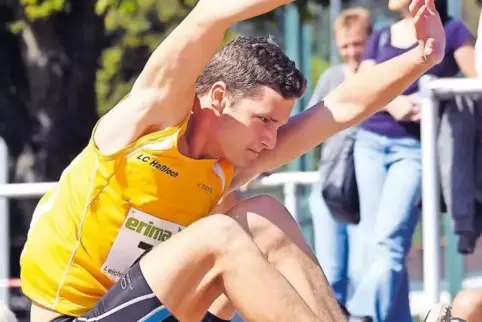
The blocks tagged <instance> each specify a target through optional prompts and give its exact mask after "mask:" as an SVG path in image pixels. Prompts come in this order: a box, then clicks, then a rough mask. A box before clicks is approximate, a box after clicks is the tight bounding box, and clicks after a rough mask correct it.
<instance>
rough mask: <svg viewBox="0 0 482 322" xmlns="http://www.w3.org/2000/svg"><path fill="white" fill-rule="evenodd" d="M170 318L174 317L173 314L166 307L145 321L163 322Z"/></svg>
mask: <svg viewBox="0 0 482 322" xmlns="http://www.w3.org/2000/svg"><path fill="white" fill-rule="evenodd" d="M170 316H172V314H171V312H169V311H168V310H167V309H166V308H165V307H163V308H162V309H160V310H159V311H157V312H156V313H155V314H154V315H152V316H150V317H149V318H148V319H147V320H145V322H162V321H164V320H165V319H167V318H168V317H170Z"/></svg>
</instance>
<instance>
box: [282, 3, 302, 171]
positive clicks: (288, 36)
mask: <svg viewBox="0 0 482 322" xmlns="http://www.w3.org/2000/svg"><path fill="white" fill-rule="evenodd" d="M284 10H285V12H284V14H285V16H284V36H285V37H284V41H285V50H286V53H287V54H288V56H289V57H290V58H291V59H292V60H293V61H294V62H295V64H296V66H297V67H298V68H301V50H300V43H301V41H300V37H301V32H300V28H301V27H300V12H299V10H298V6H296V5H295V4H289V5H286V6H284ZM300 106H301V105H300V101H299V100H297V101H296V104H295V107H294V108H293V111H292V112H291V115H295V114H298V113H299V112H300ZM288 168H289V169H290V170H291V171H300V170H301V158H298V159H296V160H293V161H292V162H291V163H290V164H289V165H288Z"/></svg>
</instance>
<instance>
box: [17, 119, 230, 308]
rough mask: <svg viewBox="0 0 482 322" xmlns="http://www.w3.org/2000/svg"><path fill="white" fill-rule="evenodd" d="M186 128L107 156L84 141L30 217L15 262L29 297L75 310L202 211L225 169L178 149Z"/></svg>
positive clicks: (217, 192) (220, 188)
mask: <svg viewBox="0 0 482 322" xmlns="http://www.w3.org/2000/svg"><path fill="white" fill-rule="evenodd" d="M186 126H187V121H186V122H184V123H183V124H182V125H180V126H178V127H173V128H169V129H165V130H163V131H159V132H155V133H151V134H149V135H147V136H144V137H142V138H141V139H139V140H138V141H136V142H135V143H133V144H131V145H129V146H128V147H126V148H124V149H123V150H121V151H119V152H118V153H115V154H114V155H110V156H103V155H101V154H100V152H99V151H98V149H97V148H96V146H95V144H94V142H93V140H92V139H91V140H90V142H89V144H88V146H87V147H86V148H85V149H84V150H83V151H82V152H81V153H80V154H79V155H78V156H77V158H76V159H75V160H74V161H72V163H71V164H70V165H69V167H67V168H66V169H65V171H64V172H63V174H62V176H61V178H60V180H59V182H58V184H57V186H56V187H55V189H53V190H52V191H50V192H48V193H47V194H46V195H45V196H44V197H43V198H42V199H41V201H40V203H39V204H38V206H37V208H36V210H35V213H34V215H33V218H32V223H31V226H30V231H29V234H28V238H27V243H26V244H25V247H24V250H23V253H22V256H21V261H20V264H21V281H22V290H23V292H24V293H25V294H26V295H27V296H28V297H29V298H30V299H32V300H33V301H35V302H37V303H39V304H41V305H43V306H45V307H47V308H50V309H52V310H55V311H57V312H60V313H62V314H67V315H72V316H79V315H82V314H84V313H85V312H87V311H89V310H90V309H91V308H92V307H93V306H94V305H95V304H96V302H97V301H98V300H99V299H100V298H101V297H102V296H103V295H104V294H105V293H106V292H107V290H108V289H109V288H110V287H111V286H112V285H113V284H114V283H115V282H116V281H117V280H119V278H120V277H121V276H122V275H123V274H124V273H125V272H126V271H127V270H128V269H129V267H130V266H131V265H132V264H133V263H134V262H135V261H136V260H137V259H138V258H139V256H141V255H142V254H143V253H144V252H145V250H146V249H149V248H150V247H152V246H155V245H157V244H159V243H160V242H162V241H165V240H167V239H168V238H169V237H171V236H172V235H173V234H175V233H177V232H179V231H181V230H182V229H183V228H184V227H186V226H188V225H189V224H191V223H193V222H194V221H196V220H198V219H200V218H203V217H205V216H207V215H209V213H210V211H211V209H212V208H213V207H214V206H215V205H216V203H217V202H218V200H219V199H220V198H221V196H222V195H223V193H224V192H225V191H226V188H227V186H228V185H229V183H230V181H231V179H232V176H233V167H232V166H231V165H230V164H228V163H227V162H218V161H216V160H193V159H190V158H187V157H185V156H183V155H182V154H181V153H179V150H178V148H177V142H178V137H179V136H180V135H182V134H183V133H184V131H185V130H186ZM160 265H162V263H160Z"/></svg>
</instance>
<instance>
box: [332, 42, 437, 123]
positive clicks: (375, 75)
mask: <svg viewBox="0 0 482 322" xmlns="http://www.w3.org/2000/svg"><path fill="white" fill-rule="evenodd" d="M431 67H432V66H431V65H429V64H427V63H426V62H425V61H424V59H423V57H422V56H421V54H420V49H418V48H416V49H413V50H411V51H409V52H407V53H405V54H403V55H400V56H398V57H395V58H393V59H391V60H389V61H386V62H384V63H381V64H379V65H375V66H373V67H372V68H369V69H366V70H362V71H360V72H359V73H357V74H355V75H354V76H352V77H350V78H349V79H348V80H347V81H345V82H344V83H343V84H341V85H340V86H339V87H338V88H336V89H335V90H334V91H333V92H332V93H330V94H329V95H328V96H327V97H326V98H325V99H324V101H323V102H324V105H325V106H326V108H328V109H329V110H330V112H331V113H332V115H333V119H334V121H335V122H336V123H337V124H339V126H340V127H341V128H344V127H349V126H351V125H353V124H356V123H358V122H360V121H362V120H363V119H365V118H367V117H368V116H370V115H371V114H373V113H375V112H377V111H378V110H380V109H382V108H384V107H385V106H387V105H388V104H389V103H390V102H391V101H392V100H393V99H395V98H396V97H397V96H399V95H400V94H401V93H402V92H403V91H404V90H405V89H406V88H407V87H408V86H410V85H411V84H412V83H414V82H416V81H417V80H418V79H419V78H420V76H422V75H423V74H424V73H425V72H426V71H428V70H429V69H430V68H431Z"/></svg>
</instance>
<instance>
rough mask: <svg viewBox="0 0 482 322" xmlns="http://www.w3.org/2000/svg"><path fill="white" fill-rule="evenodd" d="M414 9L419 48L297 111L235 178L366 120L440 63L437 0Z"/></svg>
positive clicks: (416, 1) (424, 0) (421, 1)
mask: <svg viewBox="0 0 482 322" xmlns="http://www.w3.org/2000/svg"><path fill="white" fill-rule="evenodd" d="M410 9H411V12H412V14H414V16H415V17H414V23H415V29H416V34H417V39H418V40H419V44H420V45H419V46H418V47H417V48H415V49H413V50H411V51H409V52H407V53H405V54H403V55H401V56H398V57H396V58H394V59H391V60H389V61H387V62H385V63H382V64H379V65H376V66H374V67H373V68H370V69H368V70H365V71H360V72H359V73H357V74H356V75H354V76H352V77H350V78H349V79H348V80H347V81H345V82H344V83H343V84H341V85H340V86H339V87H338V88H336V89H335V90H334V91H333V92H332V93H330V94H329V95H328V96H327V97H326V98H325V99H324V100H323V101H322V102H320V103H318V104H316V105H315V106H313V107H311V108H310V109H308V110H307V111H305V112H303V113H300V114H298V115H296V116H294V117H292V118H291V119H290V120H289V122H288V123H287V124H286V125H285V126H283V127H281V128H280V129H279V131H278V142H277V144H276V146H275V148H274V149H272V150H265V151H263V152H262V153H261V154H260V156H259V157H258V159H257V160H256V161H255V163H254V164H253V165H251V166H249V167H248V168H246V169H241V170H240V171H239V172H238V173H239V174H238V175H237V178H236V180H235V182H234V184H236V185H239V184H242V182H243V181H245V180H248V179H249V178H250V177H252V176H254V175H256V174H257V173H260V172H263V171H267V170H270V169H274V168H277V167H279V166H281V165H283V164H286V163H288V162H290V161H291V160H293V159H295V158H297V157H299V156H301V155H302V154H304V153H305V152H306V151H309V150H310V149H312V148H314V147H315V146H316V145H318V144H320V143H321V142H322V141H323V140H325V139H326V138H328V137H330V136H332V135H333V134H335V133H336V132H339V131H341V130H343V129H345V128H347V127H350V126H353V125H355V124H357V123H359V122H361V121H362V120H363V119H365V118H367V117H369V116H370V115H371V114H373V113H375V112H376V111H378V110H380V109H381V108H383V107H384V106H386V105H387V104H388V103H389V102H391V101H392V100H393V99H394V98H395V97H397V96H399V95H400V94H401V93H402V92H403V91H404V90H405V89H406V88H407V87H408V86H410V84H412V83H413V82H416V81H417V79H418V78H419V77H420V76H421V75H423V74H424V73H425V72H426V71H428V70H429V69H430V68H431V67H433V66H434V65H436V64H438V63H439V62H440V61H441V60H442V58H443V56H444V52H445V31H444V29H443V26H442V23H441V21H440V17H439V15H438V13H437V11H436V9H435V4H434V0H413V1H412V4H411V6H410Z"/></svg>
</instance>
